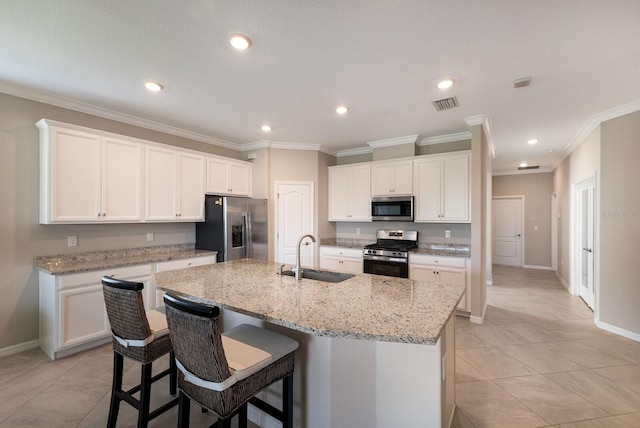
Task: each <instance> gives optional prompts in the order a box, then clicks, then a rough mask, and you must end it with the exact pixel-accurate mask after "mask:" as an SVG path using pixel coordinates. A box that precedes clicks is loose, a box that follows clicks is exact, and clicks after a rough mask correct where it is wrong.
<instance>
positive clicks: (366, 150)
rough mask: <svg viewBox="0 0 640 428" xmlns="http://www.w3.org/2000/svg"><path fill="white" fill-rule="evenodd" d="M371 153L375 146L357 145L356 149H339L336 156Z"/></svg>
mask: <svg viewBox="0 0 640 428" xmlns="http://www.w3.org/2000/svg"><path fill="white" fill-rule="evenodd" d="M369 153H373V148H371V147H357V148H355V149H345V150H338V152H337V154H336V157H339V158H342V157H345V156H357V155H367V154H369Z"/></svg>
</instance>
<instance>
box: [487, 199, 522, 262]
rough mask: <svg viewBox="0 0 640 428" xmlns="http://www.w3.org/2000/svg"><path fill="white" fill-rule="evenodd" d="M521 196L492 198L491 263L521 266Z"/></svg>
mask: <svg viewBox="0 0 640 428" xmlns="http://www.w3.org/2000/svg"><path fill="white" fill-rule="evenodd" d="M522 205H523V204H522V198H520V197H514V198H494V199H493V215H492V231H493V263H495V264H499V265H508V266H518V267H519V266H522Z"/></svg>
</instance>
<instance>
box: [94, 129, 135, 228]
mask: <svg viewBox="0 0 640 428" xmlns="http://www.w3.org/2000/svg"><path fill="white" fill-rule="evenodd" d="M143 156H144V148H143V147H142V145H141V144H138V143H135V142H131V141H125V140H119V139H115V138H111V137H103V138H102V219H103V220H104V221H122V222H136V221H141V220H142V217H143V215H142V211H143V207H144V204H143V196H142V194H143V190H144V188H143V181H142V180H143V172H142V170H143V165H144V163H143Z"/></svg>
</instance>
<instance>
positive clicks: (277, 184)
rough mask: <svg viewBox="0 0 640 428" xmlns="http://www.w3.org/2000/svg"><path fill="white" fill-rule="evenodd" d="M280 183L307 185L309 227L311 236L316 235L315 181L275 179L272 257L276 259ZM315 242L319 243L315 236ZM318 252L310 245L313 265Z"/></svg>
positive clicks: (278, 240) (278, 242) (278, 232)
mask: <svg viewBox="0 0 640 428" xmlns="http://www.w3.org/2000/svg"><path fill="white" fill-rule="evenodd" d="M282 185H293V186H296V185H301V186H309V190H310V198H309V200H310V201H311V205H312V206H311V210H310V213H311V214H310V216H311V218H310V219H309V221H310V222H311V229H312V232H311V233H312V234H313V236H316V235H317V230H316V229H317V225H316V222H315V207H316V200H315V183H314V182H313V181H287V180H276V181H274V183H273V200H274V201H275V203H274V204H273V205H274V207H273V209H274V216H273V217H274V224H273V238H274V239H273V259H274V260H278V254H279V253H278V251H279V248H278V247H279V245H280V229H279V225H280V222H279V221H278V220H279V217H278V216H279V215H280V213H279V212H278V209H279V208H278V206H279V204H280V203H279V201H278V193H279V190H280V186H282ZM316 244H317V245H318V246H319V245H320V241H319V239H318V238H317V237H316ZM317 253H319V252H316V251H315V246H313V247H311V259H312V260H313V263H314V266H317V260H316V259H317V258H318V254H317Z"/></svg>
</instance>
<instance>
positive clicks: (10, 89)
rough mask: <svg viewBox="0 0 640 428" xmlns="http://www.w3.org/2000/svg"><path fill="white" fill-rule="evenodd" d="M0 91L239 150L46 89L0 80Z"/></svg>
mask: <svg viewBox="0 0 640 428" xmlns="http://www.w3.org/2000/svg"><path fill="white" fill-rule="evenodd" d="M0 92H2V93H5V94H7V95H13V96H16V97H20V98H26V99H28V100H31V101H37V102H40V103H45V104H50V105H53V106H56V107H61V108H65V109H69V110H73V111H77V112H80V113H86V114H90V115H93V116H98V117H101V118H104V119H110V120H115V121H117V122H122V123H126V124H129V125H133V126H138V127H140V128H145V129H150V130H153V131H158V132H162V133H165V134H170V135H175V136H177V137H183V138H188V139H190V140H195V141H199V142H201V143H207V144H212V145H214V146H220V147H224V148H227V149H232V150H240V145H239V144H237V143H232V142H230V141H226V140H222V139H219V138H215V137H210V136H208V135H204V134H199V133H197V132H192V131H187V130H186V129H182V128H177V127H175V126H170V125H165V124H162V123H159V122H155V121H152V120H148V119H143V118H141V117H137V116H133V115H130V114H125V113H120V112H117V111H114V110H109V109H106V108H102V107H97V106H94V105H91V104H87V103H83V102H81V101H78V100H73V99H71V98H66V97H63V96H61V95H57V94H52V93H50V92H46V91H39V90H35V89H31V88H26V87H24V86H19V85H15V84H11V83H7V82H6V81H0Z"/></svg>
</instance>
